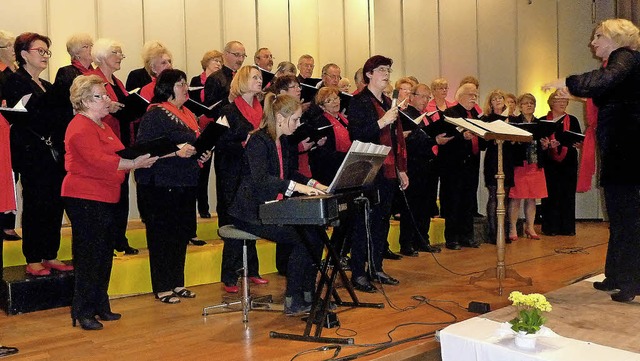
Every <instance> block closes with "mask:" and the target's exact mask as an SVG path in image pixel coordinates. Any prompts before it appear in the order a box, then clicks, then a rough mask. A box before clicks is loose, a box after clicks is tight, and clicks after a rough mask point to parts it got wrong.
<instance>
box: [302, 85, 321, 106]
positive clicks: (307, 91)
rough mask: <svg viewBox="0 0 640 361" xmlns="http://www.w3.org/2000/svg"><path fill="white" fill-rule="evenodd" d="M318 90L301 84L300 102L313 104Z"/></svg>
mask: <svg viewBox="0 0 640 361" xmlns="http://www.w3.org/2000/svg"><path fill="white" fill-rule="evenodd" d="M318 90H320V89H318V88H316V87H315V86H311V85H309V84H305V83H300V101H301V102H302V103H308V102H313V100H314V98H315V97H316V94H318Z"/></svg>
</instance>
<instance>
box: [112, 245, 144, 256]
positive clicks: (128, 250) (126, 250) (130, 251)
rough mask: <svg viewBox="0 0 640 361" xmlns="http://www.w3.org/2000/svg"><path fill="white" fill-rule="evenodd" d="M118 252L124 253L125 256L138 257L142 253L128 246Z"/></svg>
mask: <svg viewBox="0 0 640 361" xmlns="http://www.w3.org/2000/svg"><path fill="white" fill-rule="evenodd" d="M116 251H118V252H124V254H128V255H136V254H138V253H140V251H138V250H137V249H135V248H133V247H131V246H126V247H124V248H122V249H116Z"/></svg>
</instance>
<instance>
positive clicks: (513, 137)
mask: <svg viewBox="0 0 640 361" xmlns="http://www.w3.org/2000/svg"><path fill="white" fill-rule="evenodd" d="M445 120H446V121H447V122H449V123H452V124H454V125H456V126H458V127H460V128H463V129H465V130H468V131H470V132H472V133H473V134H475V135H477V136H479V137H481V138H483V139H485V140H494V141H495V142H496V145H497V146H498V171H497V173H496V180H497V183H498V187H497V192H496V195H497V198H498V204H497V208H496V215H497V218H498V230H497V237H498V239H497V240H496V246H497V258H498V260H497V264H496V267H492V268H488V269H486V270H485V271H484V273H482V274H481V275H479V276H477V277H474V276H471V278H470V279H469V284H474V283H476V282H477V281H481V280H486V279H494V278H495V279H497V280H498V295H500V296H502V281H504V279H505V278H511V279H514V280H516V281H520V282H524V283H526V284H527V285H528V286H531V285H532V284H533V281H532V280H531V278H530V277H522V276H521V275H520V274H518V272H516V271H515V270H513V269H508V268H506V267H505V262H504V255H505V241H504V239H505V238H504V237H505V235H504V217H505V213H506V211H505V205H504V198H505V191H504V170H503V164H502V144H503V143H504V142H505V141H515V142H531V140H532V139H533V134H531V133H529V132H527V131H524V130H522V129H520V128H517V127H514V126H512V125H509V124H508V123H506V122H503V121H502V120H496V121H493V122H490V123H487V122H483V121H482V120H477V119H465V118H449V117H445Z"/></svg>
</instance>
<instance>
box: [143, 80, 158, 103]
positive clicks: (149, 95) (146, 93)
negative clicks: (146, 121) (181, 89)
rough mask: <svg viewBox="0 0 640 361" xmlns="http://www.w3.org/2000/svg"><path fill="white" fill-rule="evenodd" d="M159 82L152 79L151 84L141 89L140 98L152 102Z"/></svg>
mask: <svg viewBox="0 0 640 361" xmlns="http://www.w3.org/2000/svg"><path fill="white" fill-rule="evenodd" d="M157 81H158V78H156V77H152V78H151V83H149V84H147V85H145V86H143V87H142V89H140V96H141V97H143V98H145V99H146V100H147V101H148V102H151V99H153V94H154V90H155V88H156V82H157Z"/></svg>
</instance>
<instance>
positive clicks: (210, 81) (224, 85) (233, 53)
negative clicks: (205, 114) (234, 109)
mask: <svg viewBox="0 0 640 361" xmlns="http://www.w3.org/2000/svg"><path fill="white" fill-rule="evenodd" d="M246 57H247V53H246V51H245V49H244V45H242V43H241V42H239V41H236V40H233V41H230V42H228V43H227V44H226V45H225V46H224V51H223V53H222V62H223V66H222V69H220V70H218V71H216V72H215V73H212V74H211V75H209V77H207V80H206V81H205V83H204V103H205V105H207V106H211V105H213V104H215V103H217V102H219V101H221V100H222V103H220V105H218V106H216V109H221V108H222V106H223V105H224V104H228V103H229V99H228V98H229V88H230V87H231V80H232V79H233V76H234V75H235V74H236V71H237V70H238V69H240V67H241V66H242V64H243V63H244V59H246ZM217 117H218V112H214V118H217Z"/></svg>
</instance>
